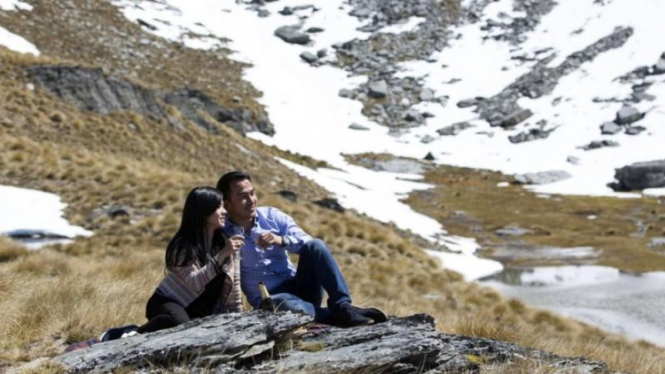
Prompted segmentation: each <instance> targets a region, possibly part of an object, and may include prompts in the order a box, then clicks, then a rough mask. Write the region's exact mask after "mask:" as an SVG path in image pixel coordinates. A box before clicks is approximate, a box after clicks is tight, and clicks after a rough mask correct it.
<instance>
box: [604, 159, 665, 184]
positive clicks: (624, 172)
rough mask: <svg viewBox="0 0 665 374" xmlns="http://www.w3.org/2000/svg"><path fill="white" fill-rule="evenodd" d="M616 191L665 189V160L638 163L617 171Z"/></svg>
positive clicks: (615, 176)
mask: <svg viewBox="0 0 665 374" xmlns="http://www.w3.org/2000/svg"><path fill="white" fill-rule="evenodd" d="M614 178H615V179H616V180H617V181H618V183H617V185H613V188H614V189H615V190H643V189H645V188H660V187H665V160H658V161H649V162H638V163H635V164H632V165H628V166H624V167H622V168H620V169H616V170H615V174H614Z"/></svg>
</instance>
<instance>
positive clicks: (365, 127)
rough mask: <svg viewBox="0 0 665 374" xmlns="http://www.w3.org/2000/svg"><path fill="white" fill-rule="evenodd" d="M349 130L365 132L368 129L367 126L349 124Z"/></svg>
mask: <svg viewBox="0 0 665 374" xmlns="http://www.w3.org/2000/svg"><path fill="white" fill-rule="evenodd" d="M349 128H350V129H351V130H360V131H367V130H369V127H367V126H363V125H359V124H357V123H352V124H350V125H349Z"/></svg>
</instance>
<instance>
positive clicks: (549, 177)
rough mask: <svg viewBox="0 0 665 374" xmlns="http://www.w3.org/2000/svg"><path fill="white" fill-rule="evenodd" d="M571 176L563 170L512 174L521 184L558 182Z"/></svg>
mask: <svg viewBox="0 0 665 374" xmlns="http://www.w3.org/2000/svg"><path fill="white" fill-rule="evenodd" d="M571 177H572V175H570V174H569V173H568V172H566V171H563V170H552V171H542V172H538V173H526V174H516V175H515V176H514V178H515V181H516V182H517V183H521V184H547V183H554V182H559V181H562V180H565V179H568V178H571Z"/></svg>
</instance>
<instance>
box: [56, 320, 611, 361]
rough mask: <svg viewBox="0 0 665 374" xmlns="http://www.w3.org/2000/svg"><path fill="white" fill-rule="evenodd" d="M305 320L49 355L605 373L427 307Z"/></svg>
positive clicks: (196, 329)
mask: <svg viewBox="0 0 665 374" xmlns="http://www.w3.org/2000/svg"><path fill="white" fill-rule="evenodd" d="M310 322H311V320H310V318H309V317H306V316H303V315H294V314H291V313H279V314H272V313H266V312H261V311H259V312H251V313H246V314H227V315H218V316H213V317H208V318H203V319H199V320H194V321H192V322H189V323H187V324H185V325H182V326H178V327H175V328H172V329H169V330H164V331H160V332H156V333H152V334H145V335H137V336H133V337H129V338H125V339H120V340H113V341H109V342H106V343H102V344H98V345H93V346H92V347H90V348H87V349H82V350H78V351H73V352H70V353H66V354H63V355H61V356H58V357H56V358H54V359H53V361H55V362H57V363H60V364H62V365H63V366H64V367H65V369H66V370H67V371H68V372H70V373H79V372H93V373H100V372H110V371H113V370H115V369H118V368H120V367H130V368H131V367H133V368H137V369H143V370H147V371H148V372H153V371H154V372H158V371H159V370H160V369H161V368H164V367H167V366H169V365H170V367H176V368H177V367H186V368H187V370H188V371H189V370H198V369H205V370H208V371H209V372H212V373H274V372H284V373H290V372H313V373H348V372H363V373H365V372H389V373H423V372H428V373H434V372H436V373H462V372H464V373H467V372H469V373H475V372H479V369H480V368H479V364H478V362H483V363H484V364H487V365H492V364H496V363H503V362H509V361H522V360H524V359H527V358H528V359H533V360H537V361H538V362H539V363H542V366H543V368H546V369H547V370H548V372H552V373H564V372H584V373H586V372H589V373H590V372H593V373H609V370H608V369H607V367H606V365H605V364H603V363H602V362H594V361H588V360H585V359H582V358H575V359H568V358H563V357H560V356H556V355H553V354H550V353H547V352H543V351H538V350H533V349H526V348H522V347H518V346H516V345H514V344H510V343H504V342H499V341H494V340H489V339H482V338H473V337H467V336H459V335H447V334H440V333H437V332H436V330H435V329H434V319H433V318H432V317H430V316H428V315H425V314H418V315H413V316H410V317H404V318H391V319H389V320H388V322H385V323H380V324H375V325H370V326H363V327H357V328H351V329H340V328H335V327H328V326H324V325H313V326H312V325H309V326H308V324H309V323H310ZM303 326H305V328H304V329H303V328H302V327H303Z"/></svg>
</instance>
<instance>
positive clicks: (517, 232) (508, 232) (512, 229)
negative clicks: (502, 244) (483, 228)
mask: <svg viewBox="0 0 665 374" xmlns="http://www.w3.org/2000/svg"><path fill="white" fill-rule="evenodd" d="M527 234H533V231H532V230H529V229H525V228H522V227H519V226H506V227H502V228H500V229H498V230H495V231H494V235H496V236H523V235H527Z"/></svg>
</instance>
